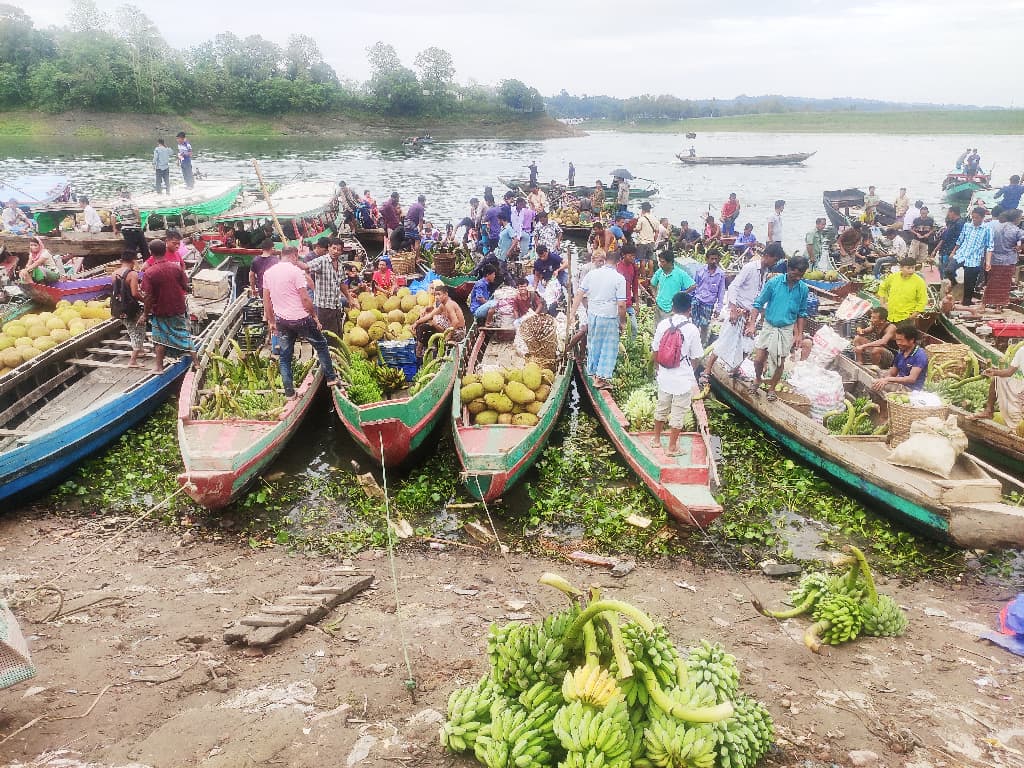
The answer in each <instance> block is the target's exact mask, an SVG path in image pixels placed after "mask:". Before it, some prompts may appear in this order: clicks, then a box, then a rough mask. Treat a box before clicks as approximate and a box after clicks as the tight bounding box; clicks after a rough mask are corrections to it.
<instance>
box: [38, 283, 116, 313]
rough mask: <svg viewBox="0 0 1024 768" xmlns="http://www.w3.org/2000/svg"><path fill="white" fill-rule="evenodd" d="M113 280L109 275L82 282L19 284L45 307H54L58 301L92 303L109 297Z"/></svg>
mask: <svg viewBox="0 0 1024 768" xmlns="http://www.w3.org/2000/svg"><path fill="white" fill-rule="evenodd" d="M112 283H113V278H112V277H111V276H110V275H105V276H103V277H91V278H87V279H84V280H61V281H58V282H56V283H49V284H47V283H19V287H20V288H21V290H23V291H24V292H25V294H26V295H27V296H28V297H29V298H30V299H32V300H33V301H35V302H37V303H38V304H41V305H43V306H46V307H55V306H57V303H58V302H60V301H72V302H73V301H92V300H93V299H101V298H104V297H106V296H109V295H110V289H111V285H112Z"/></svg>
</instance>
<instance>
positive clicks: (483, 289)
mask: <svg viewBox="0 0 1024 768" xmlns="http://www.w3.org/2000/svg"><path fill="white" fill-rule="evenodd" d="M480 274H481V277H480V279H479V280H477V281H476V282H475V283H473V292H472V293H470V294H469V311H470V312H471V313H472V314H473V317H474V318H475V319H476V321H477V322H478V323H484V324H485V325H490V324H491V318H492V317H493V315H494V308H495V307H496V306H497V305H498V302H497V301H495V300H494V298H493V295H494V282H495V280H497V279H498V268H497V267H495V266H494V265H493V264H485V265H484V266H483V267H481V273H480ZM485 321H486V322H485Z"/></svg>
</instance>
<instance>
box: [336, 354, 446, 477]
mask: <svg viewBox="0 0 1024 768" xmlns="http://www.w3.org/2000/svg"><path fill="white" fill-rule="evenodd" d="M460 353H461V346H450V347H448V349H447V350H446V351H445V353H444V354H445V358H444V360H443V362H442V363H441V367H440V368H439V369H438V371H437V373H435V374H434V377H433V378H432V379H431V380H430V381H429V382H428V383H427V384H426V385H425V386H424V387H423V388H422V389H421V390H419V391H418V392H417V393H416V394H414V395H412V396H409V394H408V392H409V390H408V389H403V390H401V391H400V392H399V393H398V396H397V397H395V398H393V399H390V400H383V401H381V402H379V403H369V404H367V405H356V404H355V403H353V402H352V401H351V400H349V399H348V397H346V396H345V392H344V390H343V389H342V388H340V387H337V388H335V389H334V390H332V399H333V400H334V411H335V413H337V414H338V418H339V419H341V423H342V424H344V425H345V429H347V430H348V433H349V435H351V436H352V439H353V440H354V441H355V442H356V444H357V445H358V446H359V447H360V448H361V449H362V450H363V451H365V452H366V453H367V454H368V455H369V456H372V457H373V458H374V459H375V460H376V461H383V462H384V464H385V465H387V466H388V467H394V466H397V465H399V464H401V463H402V462H403V461H405V460H406V459H407V458H408V456H409V454H411V453H412V452H413V451H415V450H416V449H417V448H419V447H420V446H421V445H423V443H424V441H426V439H427V437H428V436H429V435H430V433H431V432H433V431H434V427H436V426H437V423H438V422H439V421H441V418H442V416H444V414H446V413H447V407H448V398H450V397H451V394H452V390H453V389H454V387H455V379H456V374H457V373H458V363H459V356H460Z"/></svg>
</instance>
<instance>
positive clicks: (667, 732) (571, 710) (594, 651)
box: [440, 573, 774, 768]
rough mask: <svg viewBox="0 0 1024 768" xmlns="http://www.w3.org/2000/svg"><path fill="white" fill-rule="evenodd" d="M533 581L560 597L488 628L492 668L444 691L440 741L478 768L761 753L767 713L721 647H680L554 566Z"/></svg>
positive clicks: (642, 762)
mask: <svg viewBox="0 0 1024 768" xmlns="http://www.w3.org/2000/svg"><path fill="white" fill-rule="evenodd" d="M540 581H541V583H542V584H546V585H548V586H552V587H554V588H556V589H559V590H561V591H563V592H565V593H566V595H568V597H569V600H570V607H569V608H568V609H566V610H564V611H562V612H560V613H555V614H552V615H549V616H547V617H546V618H545V619H544V620H543V621H542V622H540V623H538V624H524V623H512V624H506V625H505V626H502V627H498V626H496V625H492V626H491V629H490V632H489V634H488V638H487V656H488V660H489V662H490V671H489V673H488V674H487V675H485V676H484V677H483V678H482V679H481V680H480V681H479V682H478V683H477V684H476V685H472V686H470V687H468V688H462V689H459V690H457V691H455V692H453V693H452V694H451V696H450V697H449V699H448V720H447V721H446V722H445V723H444V725H443V726H442V727H441V734H440V737H441V743H442V744H443V745H444V746H445V747H447V748H448V749H450V750H451V751H453V752H472V753H473V754H474V755H475V757H476V759H477V760H478V761H479V762H480V763H481V764H483V765H486V766H488V768H510V767H513V766H514V767H515V768H540V766H555V765H557V766H559V768H601V767H602V766H607V767H608V768H629V767H630V766H659V768H747V766H752V765H754V764H755V763H757V761H758V760H760V759H761V757H763V756H764V754H765V753H766V752H767V751H768V748H769V747H770V746H771V744H772V742H773V739H774V730H773V726H772V720H771V716H770V715H769V714H768V710H767V709H765V707H764V706H763V705H762V704H760V703H759V702H757V701H756V700H754V699H752V698H749V697H747V696H744V695H742V694H741V693H740V691H739V677H740V676H739V671H738V670H737V668H736V660H735V658H734V657H733V656H732V655H730V654H728V653H725V651H724V650H723V649H722V648H721V646H719V645H717V644H715V645H712V644H710V643H708V642H706V641H704V642H702V643H701V645H699V646H697V647H696V648H694V649H693V650H691V651H690V652H689V653H688V654H687V655H685V656H684V655H683V654H681V653H680V652H679V651H678V650H677V649H676V646H675V644H674V643H673V642H672V639H671V638H670V637H669V635H668V631H667V630H666V629H665V626H664V625H662V624H656V623H655V622H654V621H652V620H651V619H650V618H649V617H648V616H647V615H645V614H644V613H643V612H642V611H640V610H639V609H637V608H636V607H634V606H632V605H630V604H629V603H625V602H622V601H619V600H602V599H601V596H600V594H599V593H598V592H597V590H596V588H592V589H591V590H590V591H589V593H588V594H586V595H584V593H583V592H582V591H580V590H579V589H577V588H576V587H574V586H573V585H572V584H570V583H569V582H568V581H566V580H565V579H564V578H562V577H561V576H558V575H556V574H552V573H547V574H544V575H543V576H542V577H541V579H540ZM620 615H622V616H625V617H626V618H627V619H628V621H626V622H625V623H623V624H620V623H619V616H620Z"/></svg>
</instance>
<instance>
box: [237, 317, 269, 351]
mask: <svg viewBox="0 0 1024 768" xmlns="http://www.w3.org/2000/svg"><path fill="white" fill-rule="evenodd" d="M266 340H267V326H266V324H265V323H246V324H244V325H242V326H240V327H239V329H238V331H237V332H236V333H235V341H237V342H238V346H239V347H241V348H242V351H243V352H255V351H256V350H257V349H259V348H260V347H262V346H263V344H264V342H266Z"/></svg>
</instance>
